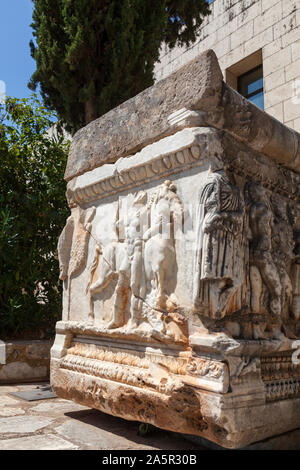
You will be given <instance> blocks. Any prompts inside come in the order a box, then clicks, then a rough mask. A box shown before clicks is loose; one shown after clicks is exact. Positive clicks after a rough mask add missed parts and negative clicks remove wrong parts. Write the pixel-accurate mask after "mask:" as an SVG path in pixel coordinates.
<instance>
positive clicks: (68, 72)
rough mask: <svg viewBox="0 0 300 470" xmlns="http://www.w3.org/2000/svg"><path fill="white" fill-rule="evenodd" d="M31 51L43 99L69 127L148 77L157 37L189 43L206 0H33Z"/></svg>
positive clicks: (171, 44)
mask: <svg viewBox="0 0 300 470" xmlns="http://www.w3.org/2000/svg"><path fill="white" fill-rule="evenodd" d="M33 3H34V11H33V23H32V25H31V26H32V28H33V36H34V41H31V42H30V47H31V55H32V57H33V58H34V59H35V61H36V71H35V72H34V74H33V75H32V77H31V80H30V82H29V84H28V86H29V88H30V89H32V90H35V89H36V87H37V85H39V86H40V90H41V95H42V97H43V100H44V103H45V105H46V106H47V107H48V108H49V109H53V110H55V111H56V112H57V114H58V116H59V118H60V119H61V120H62V121H63V122H64V123H65V124H66V128H67V129H68V130H69V131H71V132H74V131H76V130H77V129H79V128H80V127H82V126H84V125H86V124H87V123H89V122H90V121H92V120H93V119H96V118H97V117H99V116H101V115H102V114H104V113H105V112H107V111H109V110H110V109H111V108H113V107H115V106H117V105H118V104H120V103H122V102H123V101H125V100H127V99H129V98H130V97H132V96H134V95H136V94H137V93H139V92H140V91H142V90H143V89H145V88H146V87H148V86H150V85H152V84H153V80H154V77H153V69H154V64H155V62H156V61H158V59H159V51H160V46H161V44H162V43H163V42H164V43H166V44H167V45H168V46H169V47H171V48H173V47H174V46H175V45H176V44H178V45H187V46H189V45H190V44H191V43H193V42H194V41H195V39H196V32H197V30H198V28H199V26H200V25H201V23H202V20H203V17H204V16H206V15H207V14H209V7H208V5H207V2H206V0H33Z"/></svg>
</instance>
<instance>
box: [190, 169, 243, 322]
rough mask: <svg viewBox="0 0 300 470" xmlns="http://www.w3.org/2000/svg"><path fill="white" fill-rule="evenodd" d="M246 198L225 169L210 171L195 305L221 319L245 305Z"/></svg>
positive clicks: (202, 203)
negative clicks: (243, 286) (244, 202)
mask: <svg viewBox="0 0 300 470" xmlns="http://www.w3.org/2000/svg"><path fill="white" fill-rule="evenodd" d="M243 220H244V208H243V201H242V200H241V195H240V192H239V190H238V188H237V187H236V186H234V185H232V184H231V182H230V181H229V179H228V177H227V176H226V174H225V172H224V171H215V172H212V171H210V172H209V174H208V177H207V179H206V182H205V184H204V186H203V187H202V189H201V191H200V198H199V205H198V210H197V216H196V255H195V265H194V272H195V275H194V289H193V297H194V299H193V300H194V307H195V309H196V310H200V311H203V310H204V311H207V310H209V313H210V315H211V316H212V317H213V318H215V319H217V318H223V317H224V316H225V315H226V313H230V312H233V311H236V310H238V309H239V308H241V287H242V283H243V280H244V274H243V273H244V256H243V236H242V233H243Z"/></svg>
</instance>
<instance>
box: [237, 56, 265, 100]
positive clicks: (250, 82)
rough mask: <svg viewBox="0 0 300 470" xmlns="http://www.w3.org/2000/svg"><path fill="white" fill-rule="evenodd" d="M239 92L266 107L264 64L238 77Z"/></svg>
mask: <svg viewBox="0 0 300 470" xmlns="http://www.w3.org/2000/svg"><path fill="white" fill-rule="evenodd" d="M238 92H239V93H240V94H241V95H243V96H245V98H247V99H248V100H249V101H252V103H254V104H256V106H258V107H259V108H261V109H264V80H263V68H262V65H260V66H259V67H256V68H255V69H253V70H250V72H247V73H244V75H241V76H240V77H238Z"/></svg>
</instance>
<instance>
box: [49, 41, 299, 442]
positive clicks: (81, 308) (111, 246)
mask: <svg viewBox="0 0 300 470" xmlns="http://www.w3.org/2000/svg"><path fill="white" fill-rule="evenodd" d="M299 169H300V135H299V134H297V133H296V132H294V131H293V130H291V129H290V128H288V127H286V126H284V125H283V124H281V123H280V122H279V121H277V120H276V119H274V118H272V117H271V116H269V115H267V114H266V113H264V112H263V111H261V110H260V109H259V108H257V107H256V106H255V105H253V104H252V103H250V102H249V101H247V100H246V99H245V98H243V97H242V96H241V95H239V94H238V93H237V92H236V91H234V90H233V89H231V88H230V87H229V86H228V85H226V84H225V83H224V81H223V77H222V73H221V71H220V68H219V65H218V61H217V59H216V56H215V54H214V52H213V51H211V50H210V51H207V52H205V53H203V54H202V55H200V56H199V57H197V58H196V59H194V60H193V61H191V62H190V63H188V64H187V65H185V66H184V67H182V68H181V69H179V70H178V71H177V72H175V73H173V74H172V75H170V76H169V77H168V78H166V79H165V80H162V81H160V82H158V83H156V84H155V85H154V86H152V87H151V88H148V89H146V90H145V91H143V92H142V93H140V94H139V95H138V96H136V97H134V98H132V99H131V100H129V101H127V102H125V103H123V104H122V105H120V106H119V107H117V108H115V109H113V110H112V111H110V112H109V113H107V114H106V115H104V116H102V117H101V118H99V119H97V120H95V121H93V122H92V123H90V124H89V125H87V126H86V127H85V128H83V129H81V130H80V131H79V132H77V134H76V135H75V136H74V139H73V142H72V145H71V149H70V154H69V159H68V164H67V169H66V174H65V178H66V180H67V182H68V185H67V199H68V203H69V206H70V210H71V215H70V217H69V218H68V220H67V222H66V226H65V228H64V230H63V232H62V234H61V236H60V239H59V242H58V253H59V260H60V278H61V280H62V282H63V288H64V295H63V312H62V321H60V322H58V323H57V333H56V340H55V343H54V346H53V348H52V359H51V382H52V386H53V389H54V391H55V393H56V394H57V395H58V396H60V397H62V398H67V399H71V400H74V401H76V402H78V403H81V404H84V405H87V406H90V407H92V408H97V409H99V410H101V411H104V412H106V413H109V414H112V415H115V416H120V417H122V418H125V419H128V420H136V421H141V422H146V423H151V424H153V425H155V426H158V427H160V428H163V429H169V430H172V431H178V432H182V433H189V434H194V435H199V436H203V437H205V438H207V439H209V440H211V441H213V442H215V443H217V444H219V445H221V446H224V447H227V448H239V447H243V446H245V445H247V444H250V443H252V442H256V441H259V440H262V439H265V438H268V437H271V436H273V435H280V434H282V433H285V432H287V431H290V430H293V429H296V428H298V427H300V360H299V358H298V352H299V350H300V211H299V198H300V191H299V183H300V175H299Z"/></svg>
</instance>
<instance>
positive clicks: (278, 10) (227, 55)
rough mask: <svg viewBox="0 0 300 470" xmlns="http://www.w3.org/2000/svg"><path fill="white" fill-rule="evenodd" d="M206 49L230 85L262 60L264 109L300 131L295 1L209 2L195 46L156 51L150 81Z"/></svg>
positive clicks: (299, 7)
mask: <svg viewBox="0 0 300 470" xmlns="http://www.w3.org/2000/svg"><path fill="white" fill-rule="evenodd" d="M209 48H211V49H213V50H214V51H215V53H216V55H217V57H218V59H219V63H220V66H221V69H222V72H223V74H224V78H225V81H226V82H227V83H229V85H231V86H232V87H233V88H236V83H237V77H238V76H239V75H241V74H243V73H245V72H248V71H249V70H250V69H252V68H254V67H256V66H257V65H260V64H261V63H262V64H263V75H264V92H265V96H264V99H265V111H267V112H268V113H269V114H271V115H272V116H274V117H275V118H277V119H278V120H280V121H281V122H283V123H284V124H286V125H287V126H289V127H291V128H292V129H295V130H297V131H298V132H299V131H300V106H299V105H300V0H214V2H213V3H212V4H211V15H210V16H209V17H207V18H205V20H204V23H203V26H202V28H201V30H200V34H199V37H198V40H197V41H196V43H195V44H193V45H192V46H191V47H190V48H189V49H186V48H179V47H177V48H175V49H173V50H172V51H169V50H168V49H167V48H166V47H165V48H163V49H162V52H161V61H160V63H157V64H156V68H155V76H156V80H160V79H162V78H165V77H167V76H168V75H169V74H170V73H171V72H174V71H175V70H177V69H178V68H180V67H181V66H182V65H184V64H185V63H187V62H188V61H190V60H191V59H193V58H194V57H196V56H197V55H198V54H200V53H201V52H203V51H205V50H207V49H209Z"/></svg>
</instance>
